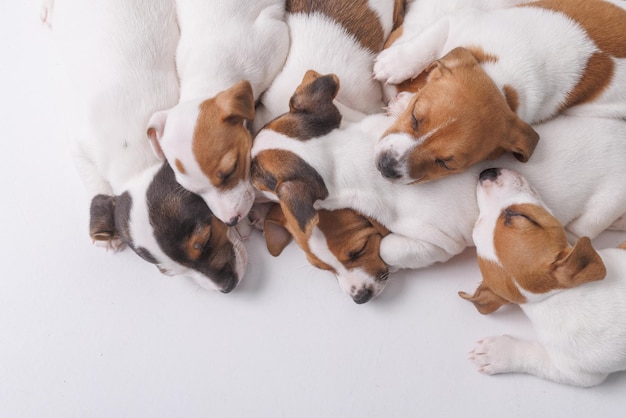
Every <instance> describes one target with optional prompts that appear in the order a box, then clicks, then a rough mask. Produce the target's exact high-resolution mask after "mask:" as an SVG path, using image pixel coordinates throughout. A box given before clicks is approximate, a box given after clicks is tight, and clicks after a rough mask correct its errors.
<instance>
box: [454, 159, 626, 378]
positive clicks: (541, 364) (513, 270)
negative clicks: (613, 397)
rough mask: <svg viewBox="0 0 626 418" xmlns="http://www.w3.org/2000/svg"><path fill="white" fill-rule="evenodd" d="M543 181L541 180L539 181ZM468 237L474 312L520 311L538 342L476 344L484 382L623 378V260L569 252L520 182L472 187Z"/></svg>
mask: <svg viewBox="0 0 626 418" xmlns="http://www.w3.org/2000/svg"><path fill="white" fill-rule="evenodd" d="M539 181H541V180H539ZM478 204H479V208H480V216H479V218H478V220H477V222H476V226H475V228H474V241H475V243H476V247H477V254H478V257H479V264H480V266H481V271H482V273H483V282H482V283H481V285H480V286H479V288H478V289H477V291H476V292H475V294H474V295H473V296H470V295H468V294H466V293H463V292H461V293H460V294H461V296H463V297H464V298H466V299H468V300H470V301H472V302H473V303H474V304H475V305H476V307H477V309H478V310H479V311H480V312H481V313H490V312H493V311H495V310H496V309H498V308H499V307H500V306H501V305H503V304H506V303H518V304H520V306H521V308H522V310H523V311H524V312H525V313H526V315H527V316H528V317H529V319H530V320H531V322H532V324H533V327H534V329H535V331H536V332H537V337H538V342H537V343H535V342H527V341H520V340H517V339H515V338H513V337H510V336H500V337H490V338H485V339H483V340H481V341H480V342H479V343H478V346H477V347H476V348H475V349H474V351H473V352H472V355H471V359H472V360H473V361H474V362H475V363H476V364H477V366H478V367H479V368H480V370H481V371H482V372H484V373H487V374H496V373H507V372H518V373H529V374H533V375H536V376H539V377H542V378H545V379H549V380H554V381H557V382H561V383H568V384H573V385H577V386H593V385H596V384H598V383H600V382H602V381H603V380H604V379H605V378H606V376H607V375H608V374H609V373H611V372H614V371H618V370H625V369H626V354H625V353H624V350H623V347H624V344H625V342H626V322H625V321H624V320H623V319H622V318H624V317H625V316H626V251H624V249H618V248H610V249H604V250H601V251H597V252H596V251H595V250H594V249H593V248H592V247H591V244H590V241H589V239H588V238H581V239H580V240H579V241H578V242H577V243H576V245H575V246H574V247H572V246H570V245H569V244H568V243H567V240H566V233H565V230H564V229H563V227H562V226H561V224H560V223H559V221H558V220H557V219H556V218H554V216H553V215H552V214H551V213H550V211H549V210H548V209H547V207H546V206H545V204H544V203H543V202H542V200H541V198H540V196H539V195H538V194H537V192H536V191H535V190H533V189H532V187H531V186H530V185H529V183H528V181H527V180H526V179H525V178H524V177H522V176H521V175H520V174H518V173H516V172H513V171H510V170H506V169H497V170H488V171H486V172H483V173H482V174H481V176H480V182H479V185H478Z"/></svg>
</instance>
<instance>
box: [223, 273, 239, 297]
mask: <svg viewBox="0 0 626 418" xmlns="http://www.w3.org/2000/svg"><path fill="white" fill-rule="evenodd" d="M235 287H237V279H236V278H235V277H230V278H228V279H227V280H226V282H225V283H224V284H223V285H222V289H221V290H220V292H222V293H230V292H231V291H232V290H233V289H234V288H235Z"/></svg>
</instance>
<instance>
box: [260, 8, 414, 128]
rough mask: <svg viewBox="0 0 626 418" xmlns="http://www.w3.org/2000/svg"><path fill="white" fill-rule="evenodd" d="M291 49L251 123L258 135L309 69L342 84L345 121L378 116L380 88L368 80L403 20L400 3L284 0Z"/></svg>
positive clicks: (339, 100)
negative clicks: (336, 77)
mask: <svg viewBox="0 0 626 418" xmlns="http://www.w3.org/2000/svg"><path fill="white" fill-rule="evenodd" d="M286 9H287V18H286V20H287V23H288V26H289V35H290V40H291V44H290V47H289V55H288V56H287V61H286V62H285V66H284V67H283V68H282V70H281V71H280V73H278V75H277V76H276V78H275V79H274V81H273V82H272V85H271V86H270V87H269V89H268V90H267V91H266V92H265V93H263V95H262V96H261V100H260V103H259V105H258V106H257V109H256V110H257V112H256V116H255V119H254V122H253V131H254V132H258V130H259V129H261V128H262V127H263V126H264V125H265V124H266V123H267V122H269V121H270V120H272V119H274V118H275V117H277V116H279V115H282V114H283V113H285V112H287V111H288V110H289V107H288V102H289V98H290V97H291V95H292V93H293V91H294V90H295V88H296V87H297V86H298V85H299V84H300V80H301V79H302V76H303V74H304V73H306V71H307V70H309V69H314V70H315V71H318V72H321V73H335V74H337V75H338V76H339V78H340V79H341V80H342V89H341V91H340V92H339V94H338V96H337V99H336V103H335V104H336V105H337V107H338V108H339V110H340V111H341V113H342V115H343V116H344V118H345V119H347V120H352V121H356V120H360V119H362V118H363V117H364V116H365V115H367V114H372V113H380V112H382V110H383V106H384V104H383V92H382V86H381V84H380V82H378V81H376V80H374V79H373V78H372V71H373V67H374V58H375V57H376V55H377V54H378V53H379V52H380V51H381V50H382V48H383V45H384V43H385V39H387V37H388V36H389V33H390V32H391V30H392V29H393V27H394V26H397V25H399V22H400V21H401V19H402V17H403V16H404V2H403V1H402V0H353V1H351V2H350V5H349V6H347V5H346V4H344V3H342V2H338V1H336V0H317V1H305V0H287V3H286Z"/></svg>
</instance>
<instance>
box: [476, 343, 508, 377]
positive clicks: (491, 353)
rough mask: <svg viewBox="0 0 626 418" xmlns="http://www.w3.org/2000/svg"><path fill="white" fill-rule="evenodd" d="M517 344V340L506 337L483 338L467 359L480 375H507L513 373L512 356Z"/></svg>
mask: <svg viewBox="0 0 626 418" xmlns="http://www.w3.org/2000/svg"><path fill="white" fill-rule="evenodd" d="M517 343H518V340H517V339H515V338H513V337H511V336H508V335H502V336H500V337H488V338H484V339H482V340H480V341H478V343H477V345H476V347H475V348H474V349H473V350H472V351H470V354H469V359H470V361H472V362H473V363H474V364H475V365H476V367H478V371H479V372H481V373H485V374H490V375H491V374H498V373H509V372H511V371H513V370H512V365H513V361H512V360H513V358H512V356H513V353H514V352H515V349H516V345H517Z"/></svg>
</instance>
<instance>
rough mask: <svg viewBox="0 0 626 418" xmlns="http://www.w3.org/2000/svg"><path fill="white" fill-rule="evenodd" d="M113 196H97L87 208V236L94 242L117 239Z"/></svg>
mask: <svg viewBox="0 0 626 418" xmlns="http://www.w3.org/2000/svg"><path fill="white" fill-rule="evenodd" d="M115 199H116V198H115V196H107V195H103V194H99V195H97V196H94V197H93V199H91V207H90V208H89V235H90V236H91V239H93V240H94V241H111V240H113V239H117V238H118V233H117V230H116V228H115Z"/></svg>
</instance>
